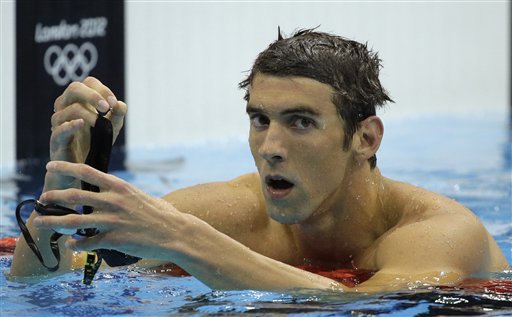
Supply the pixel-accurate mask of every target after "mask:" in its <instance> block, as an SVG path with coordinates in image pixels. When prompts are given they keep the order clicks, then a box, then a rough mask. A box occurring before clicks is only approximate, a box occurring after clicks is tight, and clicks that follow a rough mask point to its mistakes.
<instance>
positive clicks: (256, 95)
mask: <svg viewBox="0 0 512 317" xmlns="http://www.w3.org/2000/svg"><path fill="white" fill-rule="evenodd" d="M333 92H334V90H333V89H332V87H331V86H329V85H326V84H323V83H321V82H319V81H317V80H314V79H311V78H306V77H278V76H271V75H264V74H258V75H256V76H255V77H254V79H253V81H252V84H251V87H250V88H249V93H250V94H249V105H252V106H265V107H279V108H281V107H295V106H306V107H311V108H314V109H315V110H317V111H320V112H331V111H334V112H335V111H336V108H335V106H334V104H333V102H332V95H333Z"/></svg>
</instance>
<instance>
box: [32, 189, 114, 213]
mask: <svg viewBox="0 0 512 317" xmlns="http://www.w3.org/2000/svg"><path fill="white" fill-rule="evenodd" d="M39 201H40V202H41V203H43V204H45V205H47V204H49V203H54V204H57V205H64V206H73V205H82V206H91V207H93V208H95V209H96V210H100V209H107V210H108V209H112V207H113V206H112V204H111V203H109V201H108V200H107V199H106V197H104V195H102V194H101V193H96V192H91V191H87V190H82V189H78V188H67V189H64V190H50V191H47V192H45V193H43V194H42V195H41V197H40V198H39Z"/></svg>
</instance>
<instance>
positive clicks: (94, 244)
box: [33, 161, 201, 260]
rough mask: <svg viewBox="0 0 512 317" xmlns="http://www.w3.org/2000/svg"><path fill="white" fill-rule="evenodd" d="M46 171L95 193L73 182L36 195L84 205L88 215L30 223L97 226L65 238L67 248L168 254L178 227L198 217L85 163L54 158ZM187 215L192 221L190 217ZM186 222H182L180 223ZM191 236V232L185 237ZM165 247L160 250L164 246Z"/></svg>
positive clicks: (67, 228)
mask: <svg viewBox="0 0 512 317" xmlns="http://www.w3.org/2000/svg"><path fill="white" fill-rule="evenodd" d="M47 170H48V172H49V173H54V174H57V175H59V176H67V177H73V178H76V179H79V180H84V181H86V182H88V183H91V184H94V185H96V186H98V187H99V188H100V192H99V193H95V192H89V191H83V190H80V189H77V188H71V189H65V190H52V191H48V192H46V193H44V194H43V195H42V196H41V198H40V200H41V202H42V203H44V204H48V203H56V204H60V205H75V204H78V205H88V206H92V207H93V208H94V212H93V213H91V214H88V215H66V216H38V217H35V218H34V222H33V223H34V225H35V226H36V227H37V228H39V229H52V230H55V231H58V232H64V233H68V234H69V233H70V232H75V231H76V230H77V229H81V228H97V229H98V230H99V232H100V233H99V234H97V235H95V236H93V237H90V238H87V239H85V240H81V241H77V240H72V239H69V240H68V247H70V248H71V249H73V250H76V251H81V250H94V249H102V248H104V249H116V250H118V251H121V252H124V253H127V254H130V255H133V256H138V257H141V258H160V259H167V260H168V259H169V256H170V255H172V254H177V253H173V252H172V251H170V250H172V249H174V248H173V247H169V245H172V244H173V243H178V241H180V242H183V241H184V240H186V239H183V236H185V234H184V233H183V232H182V231H183V230H184V229H182V228H190V227H189V226H188V225H190V224H191V223H193V222H197V223H199V222H201V221H200V220H199V219H197V218H195V217H193V216H190V215H186V214H183V213H181V212H179V211H177V210H176V209H175V208H174V207H173V206H172V205H171V204H170V203H168V202H166V201H164V200H163V199H159V198H155V197H152V196H150V195H147V194H145V193H144V192H142V191H141V190H139V189H137V188H135V187H134V186H132V185H130V184H129V183H127V182H125V181H124V180H122V179H119V178H117V177H115V176H113V175H109V174H105V173H102V172H100V171H98V170H96V169H93V168H92V167H90V166H88V165H85V164H76V163H69V162H64V161H54V162H50V163H48V165H47ZM190 220H192V222H190ZM186 224H188V225H186ZM191 239H192V237H191ZM164 250H165V251H164Z"/></svg>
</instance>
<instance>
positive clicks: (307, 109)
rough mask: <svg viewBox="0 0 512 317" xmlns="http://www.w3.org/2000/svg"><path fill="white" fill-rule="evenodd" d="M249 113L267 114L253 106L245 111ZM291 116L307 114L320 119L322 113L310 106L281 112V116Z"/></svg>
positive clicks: (248, 106) (249, 106)
mask: <svg viewBox="0 0 512 317" xmlns="http://www.w3.org/2000/svg"><path fill="white" fill-rule="evenodd" d="M245 111H246V112H247V113H249V114H250V113H267V111H265V110H264V109H261V107H255V106H252V105H247V108H246V109H245ZM290 114H307V115H310V116H315V117H318V116H320V113H319V112H318V111H316V110H314V109H312V108H311V107H308V106H300V105H299V106H295V107H292V108H289V109H286V110H283V111H282V112H280V115H290Z"/></svg>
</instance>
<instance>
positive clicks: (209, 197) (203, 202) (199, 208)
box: [163, 174, 265, 227]
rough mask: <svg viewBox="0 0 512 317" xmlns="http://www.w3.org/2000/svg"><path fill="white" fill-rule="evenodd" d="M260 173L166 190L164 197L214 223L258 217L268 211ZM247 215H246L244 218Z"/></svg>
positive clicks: (179, 208)
mask: <svg viewBox="0 0 512 317" xmlns="http://www.w3.org/2000/svg"><path fill="white" fill-rule="evenodd" d="M259 187H260V186H259V177H258V176H257V174H246V175H242V176H240V177H237V178H235V179H233V180H229V181H225V182H213V183H205V184H199V185H195V186H191V187H187V188H183V189H180V190H177V191H174V192H172V193H169V194H167V195H166V196H164V197H163V198H164V199H165V200H167V201H168V202H170V203H172V204H173V205H174V207H176V208H177V209H178V210H179V211H181V212H185V213H190V214H193V215H195V216H197V217H199V218H201V219H203V220H205V221H206V222H208V223H210V224H211V225H213V226H214V227H215V226H216V225H215V222H220V221H226V217H228V216H230V217H229V218H231V219H233V218H237V219H243V218H244V217H241V216H242V214H243V216H245V217H249V218H250V219H252V220H254V217H259V216H260V215H261V213H262V211H265V209H264V204H263V200H262V194H261V189H260V188H259ZM245 219H247V218H245Z"/></svg>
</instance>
